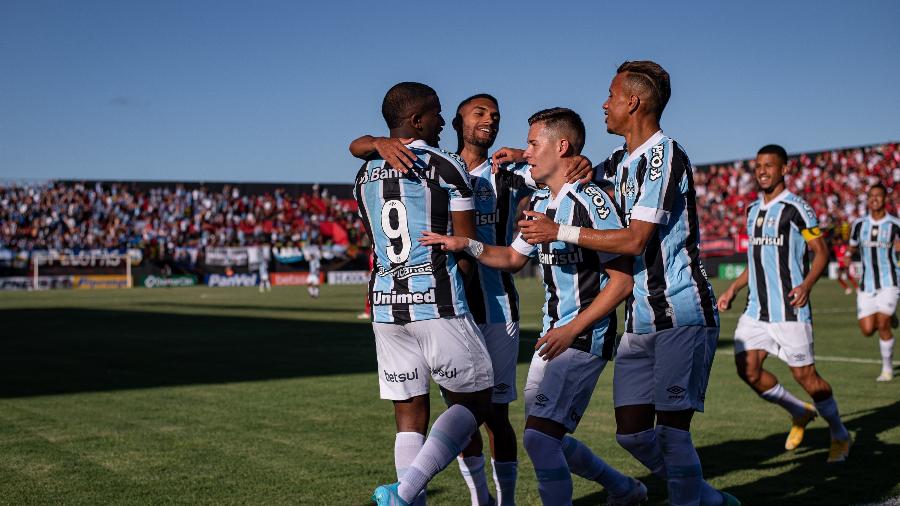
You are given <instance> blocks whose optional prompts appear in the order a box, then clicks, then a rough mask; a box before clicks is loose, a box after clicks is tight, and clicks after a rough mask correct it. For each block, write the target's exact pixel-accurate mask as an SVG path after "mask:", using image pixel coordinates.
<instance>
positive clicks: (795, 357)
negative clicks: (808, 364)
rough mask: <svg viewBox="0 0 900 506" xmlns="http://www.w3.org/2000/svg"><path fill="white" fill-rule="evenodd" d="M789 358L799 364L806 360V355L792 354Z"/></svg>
mask: <svg viewBox="0 0 900 506" xmlns="http://www.w3.org/2000/svg"><path fill="white" fill-rule="evenodd" d="M791 358H792V359H794V360H796V361H798V362H799V361H801V360H804V359H806V354H805V353H794V354H793V355H791Z"/></svg>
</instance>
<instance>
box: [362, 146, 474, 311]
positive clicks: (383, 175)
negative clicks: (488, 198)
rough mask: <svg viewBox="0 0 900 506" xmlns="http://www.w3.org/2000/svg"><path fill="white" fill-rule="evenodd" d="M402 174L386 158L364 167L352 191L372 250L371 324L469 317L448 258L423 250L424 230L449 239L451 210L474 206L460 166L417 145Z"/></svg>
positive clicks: (449, 156) (454, 158)
mask: <svg viewBox="0 0 900 506" xmlns="http://www.w3.org/2000/svg"><path fill="white" fill-rule="evenodd" d="M409 148H410V149H411V150H412V151H413V153H415V154H416V156H418V160H416V162H415V166H414V168H413V169H412V170H410V172H409V173H408V174H406V175H404V174H403V173H401V172H400V171H398V170H396V169H394V168H393V167H391V166H390V165H389V164H387V163H386V162H385V161H384V160H381V159H378V160H372V161H368V162H366V163H365V164H363V166H362V168H361V169H360V170H359V173H358V174H357V176H356V184H355V186H354V189H353V192H354V197H355V198H356V201H357V203H358V204H359V214H360V216H361V217H362V219H363V222H364V223H365V226H366V231H367V233H368V234H369V238H370V239H371V241H372V244H373V248H374V251H375V268H374V269H373V271H372V277H371V280H370V282H369V299H370V302H371V305H372V319H373V321H375V322H378V323H407V322H413V321H421V320H430V319H434V318H448V317H453V316H458V315H463V314H466V313H468V311H469V309H468V306H467V304H466V296H465V291H464V287H463V279H462V275H461V273H460V272H459V270H458V267H457V263H456V258H455V257H454V255H453V254H452V253H446V252H444V251H441V249H440V248H432V247H431V246H423V245H422V244H420V243H419V242H418V240H417V239H418V238H419V237H421V236H422V233H423V232H424V231H426V230H428V231H431V232H435V233H438V234H445V235H450V234H452V233H453V221H452V219H451V215H450V213H451V211H467V210H471V209H472V208H473V204H472V189H471V186H470V183H469V175H468V173H467V172H466V170H465V163H464V162H463V161H462V160H461V159H459V157H457V156H456V155H453V154H451V153H447V152H446V151H443V150H440V149H437V148H433V147H431V146H428V145H427V144H425V142H423V141H421V140H417V141H414V142H412V143H411V144H409Z"/></svg>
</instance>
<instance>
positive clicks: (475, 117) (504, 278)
mask: <svg viewBox="0 0 900 506" xmlns="http://www.w3.org/2000/svg"><path fill="white" fill-rule="evenodd" d="M499 107H500V106H499V104H498V102H497V99H496V98H494V97H493V96H491V95H488V94H485V93H481V94H477V95H473V96H471V97H469V98H466V99H465V100H463V101H462V102H461V103H460V104H459V106H458V107H457V108H456V116H455V117H454V119H453V121H452V125H453V128H454V129H455V130H456V134H457V140H458V148H457V151H456V153H457V154H458V155H459V156H460V157H461V158H462V159H463V161H465V163H466V167H468V168H469V176H470V178H471V182H472V187H473V192H474V195H473V197H474V205H475V224H476V230H477V234H478V240H479V241H481V242H482V243H484V244H489V245H499V246H508V245H509V244H510V243H511V242H512V240H513V230H514V228H515V224H516V221H517V220H518V216H517V215H518V209H519V205H520V204H521V203H522V202H523V200H525V199H527V198H528V197H529V196H530V195H531V193H532V191H533V190H532V188H533V187H535V182H534V180H532V179H531V176H530V174H529V172H528V171H527V170H526V168H525V167H524V166H521V165H519V166H516V167H515V168H514V169H513V170H504V171H500V172H497V173H496V174H492V173H491V160H490V156H489V155H488V149H490V147H491V146H493V144H494V141H495V140H496V138H497V133H498V132H499V129H500V108H499ZM373 150H374V151H377V152H378V153H379V155H380V156H382V157H383V158H386V157H390V156H391V155H392V154H396V155H398V156H401V157H403V158H402V159H401V160H399V161H398V163H403V161H404V160H409V159H410V158H409V155H410V154H411V152H410V151H409V150H408V148H406V147H405V146H404V145H403V144H402V143H401V140H398V139H389V138H375V137H369V136H364V137H361V138H360V139H358V140H357V141H354V145H353V146H352V148H351V151H353V154H354V155H355V156H358V157H360V158H366V157H369V156H371V155H372V154H373V153H372V151H373ZM587 165H588V166H589V164H587ZM473 274H474V275H473V276H469V277H467V278H466V282H465V286H466V300H467V301H468V303H469V309H470V310H471V311H472V316H473V318H474V319H475V322H476V323H477V324H478V328H479V329H480V330H481V332H482V334H483V335H484V339H485V343H486V344H487V349H488V352H489V354H490V357H491V364H492V365H493V369H494V391H493V396H492V407H491V414H490V415H489V416H488V418H487V419H486V420H485V427H486V428H487V430H488V436H489V438H490V446H491V456H492V459H491V467H492V468H493V470H494V484H495V486H496V493H497V504H499V505H500V506H504V505H507V504H515V489H516V481H517V475H518V456H517V447H518V444H517V442H516V433H515V431H514V430H513V427H512V425H511V424H510V422H509V403H510V402H512V401H514V400H515V399H516V391H517V388H516V363H517V362H518V356H519V296H518V293H517V292H516V287H515V284H514V282H513V277H512V275H511V274H510V273H508V272H504V271H501V270H497V269H493V268H491V267H488V266H486V265H484V264H480V263H479V264H478V269H477V270H475V271H473ZM458 461H459V467H460V471H461V472H462V475H463V478H464V479H465V481H466V484H467V485H468V487H469V490H470V493H471V494H470V495H471V499H472V505H473V506H481V505H486V504H490V502H491V501H492V499H491V497H490V495H489V490H488V485H487V477H486V475H485V471H484V463H485V462H484V454H483V442H482V439H481V433H480V432H476V433H475V434H474V435H473V437H472V441H471V443H469V445H468V446H467V447H466V448H464V449H463V451H462V454H461V455H460V457H459V458H458Z"/></svg>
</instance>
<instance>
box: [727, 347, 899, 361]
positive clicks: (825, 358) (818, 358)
mask: <svg viewBox="0 0 900 506" xmlns="http://www.w3.org/2000/svg"><path fill="white" fill-rule="evenodd" d="M716 355H731V356H733V355H734V351H733V350H716ZM816 362H846V363H848V364H881V360H876V359H874V358H855V357H833V356H830V355H816ZM892 363H893V364H894V365H900V361H897V360H894V361H893V362H892Z"/></svg>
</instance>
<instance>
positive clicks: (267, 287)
mask: <svg viewBox="0 0 900 506" xmlns="http://www.w3.org/2000/svg"><path fill="white" fill-rule="evenodd" d="M259 253H260V255H259V256H260V259H259V293H263V292H271V291H272V283H271V282H270V281H269V262H268V260H266V259H265V257H263V255H262V248H260V249H259Z"/></svg>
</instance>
